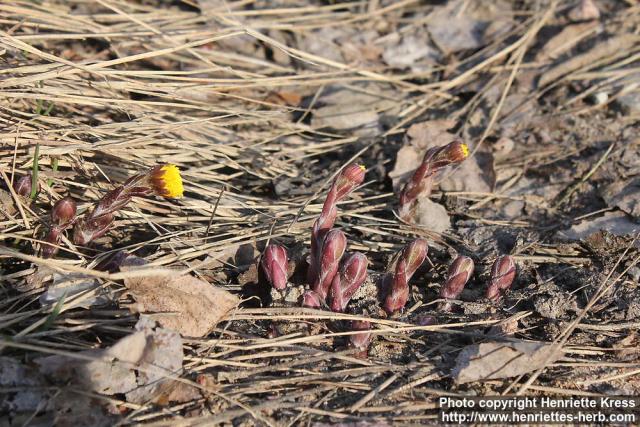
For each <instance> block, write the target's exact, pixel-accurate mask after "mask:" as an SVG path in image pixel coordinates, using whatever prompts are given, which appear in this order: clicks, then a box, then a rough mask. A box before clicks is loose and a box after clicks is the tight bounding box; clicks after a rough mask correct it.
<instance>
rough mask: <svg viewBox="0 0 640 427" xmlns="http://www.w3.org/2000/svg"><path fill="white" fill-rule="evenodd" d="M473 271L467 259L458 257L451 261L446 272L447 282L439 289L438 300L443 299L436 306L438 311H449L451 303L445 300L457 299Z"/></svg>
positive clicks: (470, 262)
mask: <svg viewBox="0 0 640 427" xmlns="http://www.w3.org/2000/svg"><path fill="white" fill-rule="evenodd" d="M473 269H474V264H473V260H472V259H471V258H469V257H466V256H459V257H457V258H456V259H455V260H454V261H453V263H452V264H451V266H450V267H449V271H448V272H447V280H446V281H445V282H444V285H442V288H440V298H444V299H445V301H444V302H442V303H441V304H440V305H439V306H438V309H439V310H440V311H451V308H452V307H451V302H450V301H446V300H452V299H457V298H458V297H459V296H460V294H461V293H462V290H463V289H464V286H465V285H466V284H467V282H468V281H469V279H470V278H471V276H472V275H473Z"/></svg>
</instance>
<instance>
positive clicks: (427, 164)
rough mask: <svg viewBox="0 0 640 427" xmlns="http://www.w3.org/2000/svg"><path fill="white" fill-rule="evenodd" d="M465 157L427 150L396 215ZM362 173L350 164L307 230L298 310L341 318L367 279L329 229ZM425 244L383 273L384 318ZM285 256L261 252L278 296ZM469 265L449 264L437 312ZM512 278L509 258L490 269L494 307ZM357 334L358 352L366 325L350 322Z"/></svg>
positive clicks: (448, 306)
mask: <svg viewBox="0 0 640 427" xmlns="http://www.w3.org/2000/svg"><path fill="white" fill-rule="evenodd" d="M468 155H469V150H468V148H467V146H466V145H465V144H464V143H462V142H461V141H460V140H455V141H453V142H451V143H449V144H447V145H444V146H441V147H435V148H431V149H429V150H428V151H427V152H426V153H425V155H424V158H423V160H422V163H421V165H420V166H419V167H418V169H417V170H416V171H415V172H414V174H413V176H412V177H411V179H410V180H409V181H408V182H407V183H406V185H405V186H404V188H403V189H402V192H401V194H400V215H401V217H406V216H407V215H409V214H410V213H411V211H412V209H413V208H414V206H415V204H416V202H417V200H418V198H419V197H424V196H428V195H429V194H430V192H431V189H432V187H433V185H434V180H435V179H436V178H437V175H438V172H440V171H442V170H443V169H444V168H446V167H448V166H451V165H454V164H457V163H460V162H462V161H463V160H465V159H466V158H467V157H468ZM364 173H365V170H364V168H363V167H361V166H358V165H355V164H351V165H348V166H347V167H345V168H344V169H343V170H342V171H341V173H340V174H339V175H338V176H337V177H336V179H335V180H334V182H333V183H332V186H331V188H330V189H329V191H328V193H327V196H326V199H325V201H324V204H323V206H322V211H321V213H320V216H319V217H318V218H317V219H316V221H315V222H314V223H313V227H312V230H311V248H310V254H309V258H308V260H309V266H308V275H307V279H308V280H307V281H308V284H309V289H308V290H307V291H306V292H305V293H304V294H303V296H302V305H303V306H305V307H311V308H329V309H330V310H332V311H334V312H345V311H347V310H348V304H349V301H350V300H351V298H352V297H353V296H354V294H355V293H356V291H357V290H358V288H359V287H360V286H361V285H362V284H363V283H364V282H365V281H366V279H367V267H368V260H367V257H366V256H365V255H363V254H361V253H358V252H355V253H352V254H347V253H346V250H347V238H346V236H345V234H344V233H343V232H342V231H341V230H339V229H336V228H334V226H335V222H336V218H337V216H338V206H337V205H338V203H339V202H340V201H342V200H344V199H345V198H346V197H347V196H348V195H349V194H350V193H351V192H352V191H353V190H354V189H355V188H356V187H357V186H358V185H360V184H361V183H362V182H363V180H364ZM427 253H428V243H427V241H426V240H424V239H416V240H414V241H412V242H410V243H408V244H407V245H406V246H405V247H404V248H403V249H402V250H401V251H400V252H399V253H398V255H397V257H396V259H395V263H393V264H392V268H391V269H390V271H389V272H387V273H386V274H385V275H383V276H382V279H381V281H380V284H381V286H382V288H383V293H384V301H383V302H382V307H383V308H384V310H385V311H386V312H387V314H388V315H389V316H392V315H396V314H397V313H399V312H401V311H402V310H403V309H404V307H405V306H406V304H407V301H408V299H409V281H410V280H411V278H412V276H413V275H414V274H415V273H416V271H417V270H418V269H419V268H420V266H421V265H422V264H423V263H424V261H425V259H426V258H427ZM287 263H288V256H287V250H286V248H285V247H283V246H280V245H277V244H270V245H268V246H267V247H266V249H265V251H264V253H263V255H262V259H261V261H260V264H261V267H262V269H263V271H264V273H265V277H266V278H267V280H268V282H269V283H270V284H271V286H272V287H273V288H275V289H277V290H280V291H282V290H284V289H285V288H286V286H287V280H288V279H287ZM474 268H475V266H474V262H473V260H472V259H471V258H469V257H466V256H459V257H458V258H456V259H455V260H454V261H453V263H452V264H451V266H450V268H449V271H448V273H447V278H446V281H445V283H444V284H443V286H442V288H441V292H440V297H441V298H442V300H443V302H441V303H440V305H439V310H440V311H444V312H448V311H451V310H452V308H453V302H454V301H455V300H457V299H458V297H459V296H460V294H461V293H462V291H463V289H464V287H465V285H466V283H467V282H468V281H469V280H470V278H471V277H472V275H473V272H474ZM514 278H515V263H514V262H513V259H512V258H511V257H510V256H502V257H500V258H498V260H497V261H496V263H495V265H494V266H493V268H492V273H491V280H490V284H489V287H488V288H487V292H486V296H487V298H489V299H490V300H492V301H498V300H499V299H500V297H501V295H502V294H504V292H505V291H506V290H508V289H509V288H510V286H511V283H512V282H513V280H514ZM350 328H351V330H352V331H358V333H356V334H353V335H351V337H350V345H351V346H352V347H353V348H355V349H357V350H358V351H360V352H362V351H365V352H366V349H367V348H368V345H369V342H370V341H371V332H370V329H371V325H370V323H369V322H366V321H354V322H351V326H350Z"/></svg>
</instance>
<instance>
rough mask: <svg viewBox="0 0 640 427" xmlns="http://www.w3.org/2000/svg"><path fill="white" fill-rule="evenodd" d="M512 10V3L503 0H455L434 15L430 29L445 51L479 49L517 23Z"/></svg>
mask: <svg viewBox="0 0 640 427" xmlns="http://www.w3.org/2000/svg"><path fill="white" fill-rule="evenodd" d="M510 13H511V4H510V3H509V2H506V1H503V0H499V1H491V2H488V1H487V2H482V1H479V2H467V1H464V0H452V1H449V2H447V3H446V4H444V5H443V6H440V7H438V8H436V10H434V12H433V13H432V14H431V15H430V17H429V21H428V28H429V33H430V34H431V38H432V39H433V41H434V42H435V44H436V45H437V46H438V47H439V48H440V49H441V50H442V51H443V52H444V53H445V54H450V53H454V52H458V51H461V50H466V49H477V48H479V47H481V46H483V45H484V44H486V43H487V42H489V41H490V40H491V39H492V38H494V37H497V36H498V35H500V34H504V33H505V32H506V31H508V30H509V29H510V28H511V27H512V26H513V22H512V17H511V16H510Z"/></svg>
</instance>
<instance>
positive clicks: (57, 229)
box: [42, 196, 77, 258]
mask: <svg viewBox="0 0 640 427" xmlns="http://www.w3.org/2000/svg"><path fill="white" fill-rule="evenodd" d="M76 212H77V207H76V202H75V201H74V200H73V199H72V198H71V197H69V196H67V197H64V198H62V199H60V200H58V201H57V202H56V203H55V204H54V205H53V207H52V208H51V227H50V228H49V232H48V233H47V235H46V236H45V238H44V241H45V244H44V245H43V246H42V256H43V257H44V258H51V257H52V256H54V255H55V254H56V253H58V245H59V244H60V240H61V239H62V233H63V232H64V231H65V230H66V229H67V228H69V227H71V226H72V225H73V224H74V222H75V221H76Z"/></svg>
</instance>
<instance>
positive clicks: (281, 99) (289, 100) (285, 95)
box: [265, 90, 302, 107]
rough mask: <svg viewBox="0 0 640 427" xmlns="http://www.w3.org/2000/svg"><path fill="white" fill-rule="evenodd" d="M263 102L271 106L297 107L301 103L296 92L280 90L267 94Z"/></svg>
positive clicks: (300, 98) (300, 97) (299, 96)
mask: <svg viewBox="0 0 640 427" xmlns="http://www.w3.org/2000/svg"><path fill="white" fill-rule="evenodd" d="M265 101H267V102H271V103H272V104H279V105H290V106H292V107H297V106H298V105H300V103H301V102H302V96H301V95H300V94H299V93H296V92H290V91H284V90H281V91H274V92H271V93H269V95H267V98H266V99H265Z"/></svg>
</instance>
